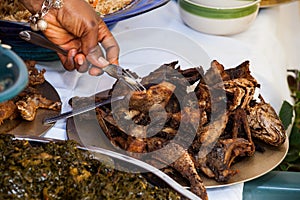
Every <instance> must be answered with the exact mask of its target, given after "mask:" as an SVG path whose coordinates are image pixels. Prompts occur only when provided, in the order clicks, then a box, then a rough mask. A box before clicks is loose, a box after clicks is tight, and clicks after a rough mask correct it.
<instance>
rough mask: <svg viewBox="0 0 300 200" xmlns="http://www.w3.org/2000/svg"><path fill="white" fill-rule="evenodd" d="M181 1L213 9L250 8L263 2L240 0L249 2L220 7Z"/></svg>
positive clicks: (258, 0)
mask: <svg viewBox="0 0 300 200" xmlns="http://www.w3.org/2000/svg"><path fill="white" fill-rule="evenodd" d="M180 1H185V2H187V3H190V4H192V5H194V6H197V7H201V8H207V9H211V10H212V11H220V10H234V9H240V8H248V7H251V6H253V5H256V4H258V3H260V2H261V0H240V1H245V2H247V1H249V3H248V4H243V5H240V6H231V7H220V6H208V5H203V4H200V3H197V2H195V1H193V0H180Z"/></svg>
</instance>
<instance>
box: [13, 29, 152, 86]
mask: <svg viewBox="0 0 300 200" xmlns="http://www.w3.org/2000/svg"><path fill="white" fill-rule="evenodd" d="M19 36H20V37H21V38H22V39H23V40H26V41H28V42H30V43H32V44H35V45H38V46H41V47H44V48H47V49H50V50H53V51H55V52H57V53H60V54H63V55H64V56H67V55H68V52H67V51H66V50H64V49H62V48H61V47H59V46H58V45H56V44H54V43H52V42H51V41H50V40H48V39H47V38H45V37H43V36H42V35H40V34H38V33H35V32H32V31H21V32H20V33H19ZM89 65H90V67H91V66H92V64H89ZM102 70H103V71H105V72H106V73H107V74H108V75H110V76H111V77H113V78H116V79H118V80H121V81H123V82H124V83H125V84H126V85H127V86H128V87H129V88H130V89H132V90H134V91H145V90H146V89H145V87H144V86H143V85H142V84H141V83H140V81H139V80H138V79H136V78H135V77H134V76H133V75H132V74H131V73H130V72H129V71H128V70H125V69H123V68H122V67H120V66H118V65H115V64H109V65H108V66H106V67H105V68H102Z"/></svg>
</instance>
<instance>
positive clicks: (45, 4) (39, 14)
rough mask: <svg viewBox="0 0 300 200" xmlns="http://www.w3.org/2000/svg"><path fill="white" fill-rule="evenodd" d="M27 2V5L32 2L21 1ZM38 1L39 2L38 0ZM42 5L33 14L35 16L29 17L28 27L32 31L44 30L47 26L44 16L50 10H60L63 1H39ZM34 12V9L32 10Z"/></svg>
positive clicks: (28, 0)
mask: <svg viewBox="0 0 300 200" xmlns="http://www.w3.org/2000/svg"><path fill="white" fill-rule="evenodd" d="M22 1H27V3H29V2H30V1H32V0H22ZM38 1H40V0H38ZM41 1H42V4H41V7H40V8H39V9H38V11H36V12H35V14H32V16H30V18H29V21H30V27H31V29H32V30H34V31H38V30H41V31H43V30H45V29H46V28H47V26H48V23H47V22H46V21H45V20H44V16H45V15H46V14H47V13H48V12H49V10H50V9H52V8H54V9H57V10H58V9H60V8H62V6H63V0H41ZM32 9H33V10H35V9H34V8H32Z"/></svg>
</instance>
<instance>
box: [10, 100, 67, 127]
mask: <svg viewBox="0 0 300 200" xmlns="http://www.w3.org/2000/svg"><path fill="white" fill-rule="evenodd" d="M16 106H17V108H18V110H19V112H20V114H21V116H22V118H23V119H25V120H27V121H33V120H34V119H35V116H36V113H37V109H38V108H46V109H51V110H60V108H61V103H60V102H54V101H52V100H49V99H47V98H45V97H43V96H42V95H40V94H34V95H28V96H27V97H26V98H25V99H23V100H20V101H18V102H16Z"/></svg>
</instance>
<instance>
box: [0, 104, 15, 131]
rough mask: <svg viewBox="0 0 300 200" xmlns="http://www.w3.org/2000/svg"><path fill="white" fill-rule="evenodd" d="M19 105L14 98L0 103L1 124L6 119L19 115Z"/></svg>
mask: <svg viewBox="0 0 300 200" xmlns="http://www.w3.org/2000/svg"><path fill="white" fill-rule="evenodd" d="M16 111H17V106H16V105H15V103H14V101H13V100H8V101H5V102H2V103H0V125H1V124H2V123H3V121H4V120H6V119H9V120H11V119H15V118H16V117H17V116H18V115H17V112H16Z"/></svg>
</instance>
